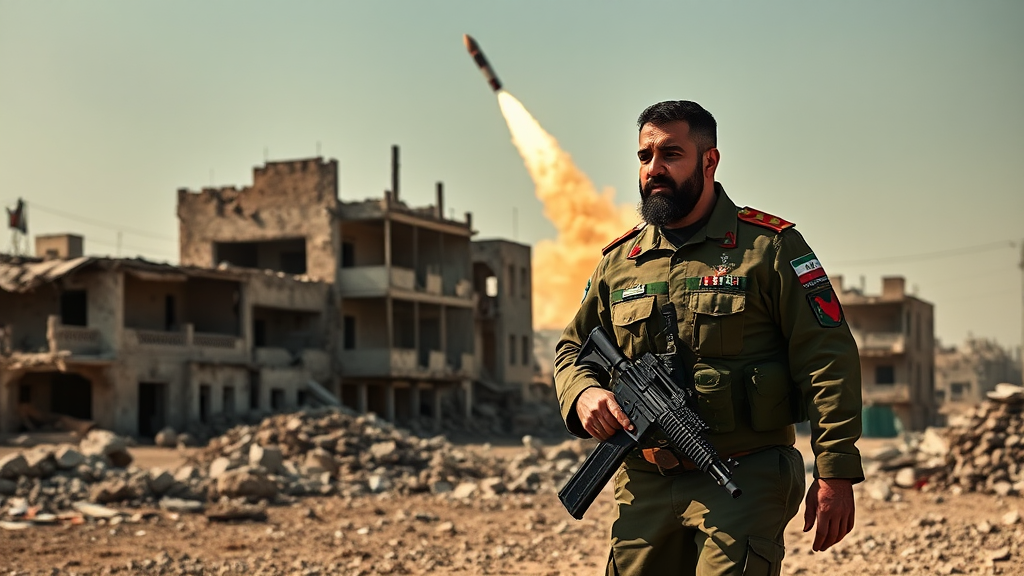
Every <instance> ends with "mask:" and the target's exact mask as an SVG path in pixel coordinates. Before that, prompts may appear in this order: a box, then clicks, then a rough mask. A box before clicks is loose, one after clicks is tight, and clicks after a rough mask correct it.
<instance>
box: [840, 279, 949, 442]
mask: <svg viewBox="0 0 1024 576" xmlns="http://www.w3.org/2000/svg"><path fill="white" fill-rule="evenodd" d="M833 284H834V285H836V286H837V287H840V290H837V292H838V293H839V299H840V301H841V303H842V305H843V311H844V313H845V314H846V321H847V323H849V325H850V329H851V331H852V332H853V336H854V338H855V339H856V341H857V348H858V351H859V353H860V362H861V379H862V386H863V398H864V404H865V406H868V407H886V408H888V409H891V410H892V412H893V414H894V415H895V416H896V417H897V418H898V419H899V421H900V423H901V425H902V427H903V429H904V430H923V429H924V428H926V427H927V426H931V425H934V424H937V423H938V422H937V420H938V410H937V405H936V402H935V355H934V349H935V327H934V323H935V320H934V306H932V304H931V303H929V302H925V301H924V300H921V299H920V298H917V297H916V296H913V295H910V294H907V293H906V290H905V281H904V279H903V278H902V277H885V278H882V293H881V294H880V295H873V296H869V295H865V294H863V293H862V291H860V290H857V289H845V290H844V289H842V288H841V287H842V278H841V277H837V278H836V279H835V280H834V282H833Z"/></svg>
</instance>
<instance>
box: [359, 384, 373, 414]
mask: <svg viewBox="0 0 1024 576" xmlns="http://www.w3.org/2000/svg"><path fill="white" fill-rule="evenodd" d="M356 390H357V391H358V394H357V396H356V410H357V411H358V412H359V413H360V414H366V413H367V412H369V411H370V391H369V388H368V387H367V385H366V384H358V385H357V386H356Z"/></svg>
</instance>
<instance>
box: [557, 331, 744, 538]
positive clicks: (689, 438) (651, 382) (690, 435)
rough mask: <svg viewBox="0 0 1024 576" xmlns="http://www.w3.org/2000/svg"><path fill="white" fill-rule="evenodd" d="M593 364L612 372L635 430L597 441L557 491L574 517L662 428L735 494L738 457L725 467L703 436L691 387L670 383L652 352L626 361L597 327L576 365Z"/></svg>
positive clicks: (678, 447)
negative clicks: (734, 470) (691, 400)
mask: <svg viewBox="0 0 1024 576" xmlns="http://www.w3.org/2000/svg"><path fill="white" fill-rule="evenodd" d="M581 364H591V365H596V366H597V367H600V368H602V369H604V370H606V371H608V372H609V373H610V374H612V375H613V376H618V377H617V378H615V379H614V385H613V387H612V392H614V393H615V400H616V402H618V404H619V406H620V407H622V411H623V412H625V413H626V416H628V417H629V421H630V422H632V423H633V430H631V431H628V430H619V431H618V432H616V433H615V434H614V435H613V436H612V437H611V438H609V439H608V440H607V441H605V442H602V443H601V444H598V446H597V448H596V449H595V450H594V451H593V452H592V453H591V454H590V456H588V457H587V459H586V460H585V461H584V462H583V465H582V466H580V469H579V470H577V471H576V473H575V474H573V476H572V478H570V479H569V481H568V482H567V483H566V484H565V486H564V487H562V489H561V490H560V491H559V492H558V498H559V499H560V500H561V501H562V504H563V505H564V506H565V509H566V510H568V511H569V514H571V515H572V517H573V518H575V519H577V520H579V519H581V518H583V514H584V513H585V512H586V511H587V508H589V507H590V505H591V504H592V503H593V502H594V499H595V498H597V495H598V494H599V493H600V492H601V489H602V488H604V485H605V484H607V483H608V480H609V479H610V478H611V477H612V475H613V474H614V473H615V470H617V469H618V467H619V465H620V464H622V461H623V460H625V458H626V455H627V454H628V453H629V452H630V451H631V450H633V449H634V448H636V446H637V445H638V444H639V443H640V442H641V441H642V440H646V439H647V438H648V437H649V436H650V434H651V433H653V432H654V431H655V430H661V431H662V432H663V433H664V434H665V436H667V437H668V440H669V442H670V444H671V446H672V448H674V449H675V450H676V451H678V452H680V453H682V454H683V455H685V456H686V457H687V458H689V459H690V460H691V461H692V462H693V463H694V464H696V466H697V468H699V469H700V470H701V471H703V472H706V473H708V474H710V475H711V477H712V478H714V480H715V482H717V483H718V485H719V486H722V487H723V488H725V489H726V490H727V491H728V492H729V494H731V495H732V497H733V498H736V497H738V496H739V495H740V494H741V493H742V491H741V490H740V488H739V486H737V485H736V484H735V483H734V482H733V481H732V470H731V469H730V468H729V466H735V465H736V461H735V460H732V459H730V460H729V461H728V465H727V463H726V462H723V461H722V459H721V458H720V457H719V456H718V452H717V451H716V450H715V448H714V446H712V445H711V443H709V442H708V441H707V439H705V438H704V437H703V436H701V434H703V433H704V432H706V431H707V430H708V425H707V424H706V423H705V422H704V421H703V420H701V418H700V416H699V415H697V413H696V412H694V411H693V410H692V409H691V408H690V406H689V405H688V399H689V397H691V396H693V395H694V394H695V392H694V391H693V389H692V387H688V388H684V389H680V387H679V386H677V385H676V384H675V383H673V382H672V378H671V376H669V373H668V370H666V369H665V367H664V366H663V365H662V364H661V361H660V360H658V358H657V357H656V356H655V355H653V354H651V353H650V352H648V353H646V354H644V355H642V356H641V357H640V359H639V360H637V361H636V362H632V363H631V362H630V361H629V360H628V359H626V357H625V356H624V355H623V354H622V351H621V350H620V349H619V347H618V346H616V345H615V342H613V341H612V339H611V338H609V337H608V334H607V333H606V332H605V331H604V329H603V328H601V327H600V326H598V327H597V328H594V330H593V331H591V332H590V336H589V337H587V341H586V342H584V343H583V347H582V348H581V349H580V353H579V356H578V357H577V358H576V362H575V365H576V366H579V365H581Z"/></svg>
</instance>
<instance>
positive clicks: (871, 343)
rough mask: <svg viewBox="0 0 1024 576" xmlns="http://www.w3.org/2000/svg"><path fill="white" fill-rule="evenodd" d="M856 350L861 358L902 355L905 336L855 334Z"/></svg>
mask: <svg viewBox="0 0 1024 576" xmlns="http://www.w3.org/2000/svg"><path fill="white" fill-rule="evenodd" d="M853 336H854V339H855V340H856V341H857V349H858V350H859V351H860V353H861V355H862V356H879V355H885V354H903V352H904V350H905V343H906V336H904V335H903V334H902V333H900V332H855V333H854V335H853Z"/></svg>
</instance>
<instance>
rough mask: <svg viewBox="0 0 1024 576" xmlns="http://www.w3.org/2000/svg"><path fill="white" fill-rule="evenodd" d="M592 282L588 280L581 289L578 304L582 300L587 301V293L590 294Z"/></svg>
mask: <svg viewBox="0 0 1024 576" xmlns="http://www.w3.org/2000/svg"><path fill="white" fill-rule="evenodd" d="M592 281H593V279H592V278H591V279H590V280H587V287H586V288H584V289H583V298H580V302H583V301H584V300H586V299H587V293H588V292H590V283H591V282H592Z"/></svg>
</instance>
